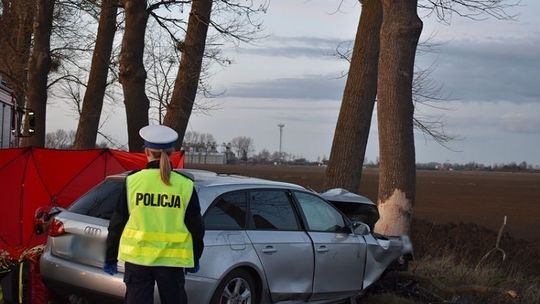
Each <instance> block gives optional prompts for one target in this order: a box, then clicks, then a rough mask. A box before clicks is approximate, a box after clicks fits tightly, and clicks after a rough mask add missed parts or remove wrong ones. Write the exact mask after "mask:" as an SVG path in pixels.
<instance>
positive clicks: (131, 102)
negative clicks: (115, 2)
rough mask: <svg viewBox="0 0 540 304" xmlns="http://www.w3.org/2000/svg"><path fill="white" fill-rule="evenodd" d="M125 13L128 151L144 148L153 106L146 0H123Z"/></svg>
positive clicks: (123, 50) (123, 55) (122, 70)
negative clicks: (141, 133) (147, 59)
mask: <svg viewBox="0 0 540 304" xmlns="http://www.w3.org/2000/svg"><path fill="white" fill-rule="evenodd" d="M122 4H123V6H124V12H125V22H126V25H125V30H124V37H123V38H122V48H121V50H120V83H121V84H122V88H123V91H124V104H125V106H126V118H127V127H128V145H129V151H142V150H143V144H144V141H143V140H142V138H141V137H140V136H139V130H140V129H141V128H142V127H144V126H146V125H148V108H149V106H150V104H149V101H148V97H147V96H146V92H145V82H146V70H145V69H144V63H143V54H144V35H145V32H146V24H147V21H148V12H147V11H146V7H147V2H146V0H122Z"/></svg>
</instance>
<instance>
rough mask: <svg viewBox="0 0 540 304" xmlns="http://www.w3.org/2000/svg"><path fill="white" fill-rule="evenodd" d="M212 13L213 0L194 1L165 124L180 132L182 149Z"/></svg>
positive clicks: (179, 144) (179, 142)
mask: <svg viewBox="0 0 540 304" xmlns="http://www.w3.org/2000/svg"><path fill="white" fill-rule="evenodd" d="M211 12H212V0H193V2H192V4H191V12H190V14H189V21H188V27H187V34H186V39H185V42H184V44H183V45H182V46H181V51H182V59H181V61H180V69H179V70H178V75H177V76H176V81H175V83H174V90H173V95H172V98H171V102H170V103H169V105H168V107H167V114H166V115H165V118H164V120H163V124H164V125H167V126H169V127H171V128H173V129H174V130H176V132H178V141H177V143H178V146H181V145H182V141H183V138H184V134H185V132H186V128H187V124H188V121H189V117H190V115H191V110H192V109H193V103H194V101H195V96H196V95H197V86H198V84H199V77H200V74H201V66H202V60H203V55H204V48H205V46H206V35H207V33H208V24H209V22H210V13H211Z"/></svg>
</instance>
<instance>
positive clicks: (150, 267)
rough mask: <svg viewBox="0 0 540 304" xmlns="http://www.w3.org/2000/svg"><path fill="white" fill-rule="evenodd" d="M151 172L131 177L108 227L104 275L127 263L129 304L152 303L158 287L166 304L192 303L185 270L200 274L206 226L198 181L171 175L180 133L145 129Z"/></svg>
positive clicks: (141, 134) (151, 127)
mask: <svg viewBox="0 0 540 304" xmlns="http://www.w3.org/2000/svg"><path fill="white" fill-rule="evenodd" d="M139 135H140V136H141V137H142V138H143V139H144V142H145V149H144V153H145V154H146V157H147V159H148V164H147V167H146V169H144V170H140V171H135V172H131V173H130V174H129V175H128V176H127V178H126V183H125V188H124V193H122V194H121V195H120V199H119V201H118V204H117V206H116V209H115V211H114V213H113V215H112V218H111V220H110V223H109V234H108V237H107V252H106V260H105V265H104V267H103V270H104V271H105V272H107V273H109V274H111V275H114V274H115V273H117V258H118V259H120V260H123V261H124V262H125V273H124V282H125V284H126V303H128V304H134V303H144V304H148V303H153V300H154V284H155V283H157V286H158V290H159V296H160V299H161V303H163V304H169V303H182V304H185V303H187V296H186V292H185V290H184V282H185V280H184V271H186V272H197V271H198V270H199V258H200V257H201V254H202V251H203V248H204V244H203V237H204V225H203V221H202V218H201V210H200V205H199V199H198V196H197V192H196V191H195V189H194V188H193V180H191V179H190V178H189V177H188V176H185V175H183V174H180V173H178V172H175V171H172V170H171V163H170V160H169V156H170V154H171V153H172V152H173V151H174V146H175V142H176V140H177V139H178V134H177V133H176V132H175V131H174V130H173V129H171V128H169V127H166V126H162V125H157V126H146V127H144V128H142V129H141V130H140V131H139Z"/></svg>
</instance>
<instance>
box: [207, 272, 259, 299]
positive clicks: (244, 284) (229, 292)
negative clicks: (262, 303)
mask: <svg viewBox="0 0 540 304" xmlns="http://www.w3.org/2000/svg"><path fill="white" fill-rule="evenodd" d="M256 300H257V290H256V289H255V281H254V279H253V277H252V276H251V275H250V274H249V273H248V272H247V271H245V270H235V271H233V272H231V273H229V274H228V275H227V276H226V277H225V278H224V279H223V280H222V281H221V282H220V283H219V286H218V287H217V289H216V291H215V292H214V296H213V297H212V301H211V303H212V304H252V303H253V304H255V302H256Z"/></svg>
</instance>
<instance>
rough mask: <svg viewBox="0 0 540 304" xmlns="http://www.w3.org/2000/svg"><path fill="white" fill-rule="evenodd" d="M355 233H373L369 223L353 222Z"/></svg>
mask: <svg viewBox="0 0 540 304" xmlns="http://www.w3.org/2000/svg"><path fill="white" fill-rule="evenodd" d="M352 227H353V231H354V234H357V235H366V234H370V233H371V229H370V228H369V226H368V225H367V224H364V223H362V222H353V224H352Z"/></svg>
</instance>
